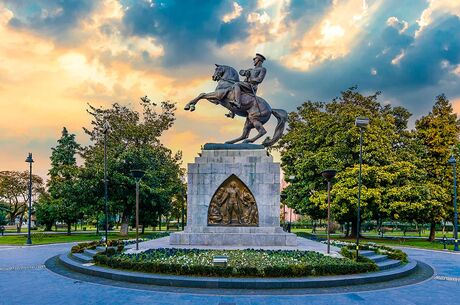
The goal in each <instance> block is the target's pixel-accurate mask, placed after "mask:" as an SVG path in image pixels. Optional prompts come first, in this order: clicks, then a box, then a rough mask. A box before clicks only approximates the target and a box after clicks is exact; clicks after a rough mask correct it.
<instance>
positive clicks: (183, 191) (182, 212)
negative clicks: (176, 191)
mask: <svg viewBox="0 0 460 305" xmlns="http://www.w3.org/2000/svg"><path fill="white" fill-rule="evenodd" d="M181 181H182V187H183V188H182V206H181V226H182V231H184V217H185V216H184V214H185V201H186V199H187V193H186V192H185V177H184V176H182V177H181Z"/></svg>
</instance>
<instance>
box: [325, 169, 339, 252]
mask: <svg viewBox="0 0 460 305" xmlns="http://www.w3.org/2000/svg"><path fill="white" fill-rule="evenodd" d="M335 174H337V171H336V170H335V169H326V170H323V171H322V172H321V175H322V176H323V177H324V178H325V179H326V181H327V253H328V254H329V253H330V252H331V233H330V232H331V180H332V179H333V178H334V177H335Z"/></svg>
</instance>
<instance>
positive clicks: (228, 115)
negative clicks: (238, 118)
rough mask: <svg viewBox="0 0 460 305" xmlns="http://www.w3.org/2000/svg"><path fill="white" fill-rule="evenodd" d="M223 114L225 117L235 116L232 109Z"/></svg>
mask: <svg viewBox="0 0 460 305" xmlns="http://www.w3.org/2000/svg"><path fill="white" fill-rule="evenodd" d="M225 116H226V117H227V118H231V119H233V118H234V117H235V113H234V112H233V111H230V112H229V113H227V114H226V115H225Z"/></svg>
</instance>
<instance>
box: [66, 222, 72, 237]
mask: <svg viewBox="0 0 460 305" xmlns="http://www.w3.org/2000/svg"><path fill="white" fill-rule="evenodd" d="M71 229H72V223H71V222H68V223H67V235H70V230H71Z"/></svg>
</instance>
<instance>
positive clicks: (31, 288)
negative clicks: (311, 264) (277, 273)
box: [0, 244, 460, 305]
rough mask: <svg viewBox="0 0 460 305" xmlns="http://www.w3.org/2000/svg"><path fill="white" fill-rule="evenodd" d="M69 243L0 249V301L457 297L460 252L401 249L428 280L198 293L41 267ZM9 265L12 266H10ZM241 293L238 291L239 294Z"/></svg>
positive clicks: (219, 302)
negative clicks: (316, 290) (366, 287)
mask: <svg viewBox="0 0 460 305" xmlns="http://www.w3.org/2000/svg"><path fill="white" fill-rule="evenodd" d="M71 245H72V244H60V245H47V246H32V247H0V304H1V305H10V304H21V305H29V304H30V305H32V304H33V305H42V304H53V305H55V304H69V305H73V304H113V305H117V304H120V305H121V304H123V305H126V304H171V305H182V304H185V305H187V304H200V305H201V304H203V305H207V304H213V305H255V304H266V305H269V304H276V305H284V304H286V305H294V304H379V305H381V304H383V305H385V304H391V305H399V304H402V305H405V304H420V305H422V304H430V305H431V304H457V303H458V300H459V299H460V255H459V254H454V253H445V252H437V251H426V250H416V249H405V251H406V252H407V253H408V254H409V256H410V257H411V258H413V259H417V260H420V261H423V262H426V263H428V264H430V265H432V266H433V267H434V268H435V269H436V273H437V274H436V276H435V277H433V278H432V279H429V280H427V281H424V282H421V283H418V284H414V285H409V286H403V287H398V288H388V289H383V290H375V291H365V292H347V291H343V290H337V291H340V292H339V293H334V290H332V291H331V292H330V293H325V294H309V295H302V291H298V292H296V291H294V292H292V293H290V292H289V293H290V294H288V295H286V294H285V295H282V296H279V295H276V291H273V292H272V294H271V295H259V294H257V293H256V292H255V293H254V294H251V293H246V294H242V293H241V291H235V294H234V295H228V294H227V295H224V294H223V293H222V292H221V293H220V292H219V291H218V290H217V291H213V292H212V293H206V294H203V293H202V292H200V291H199V290H195V291H193V290H188V291H187V292H185V293H184V290H182V289H176V290H175V291H166V290H162V289H161V288H160V289H159V290H158V291H145V290H140V289H132V288H123V287H115V286H106V285H101V284H95V283H89V282H83V281H79V280H74V279H71V278H67V277H64V276H61V275H58V274H56V273H53V272H51V271H50V270H48V269H44V268H43V267H42V266H43V264H44V262H45V261H46V260H47V259H48V258H50V257H52V256H54V255H57V254H60V253H65V252H68V251H69V250H70V247H71ZM12 267H13V268H12ZM239 294H241V295H239Z"/></svg>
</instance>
